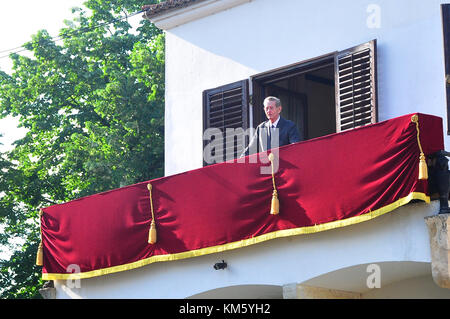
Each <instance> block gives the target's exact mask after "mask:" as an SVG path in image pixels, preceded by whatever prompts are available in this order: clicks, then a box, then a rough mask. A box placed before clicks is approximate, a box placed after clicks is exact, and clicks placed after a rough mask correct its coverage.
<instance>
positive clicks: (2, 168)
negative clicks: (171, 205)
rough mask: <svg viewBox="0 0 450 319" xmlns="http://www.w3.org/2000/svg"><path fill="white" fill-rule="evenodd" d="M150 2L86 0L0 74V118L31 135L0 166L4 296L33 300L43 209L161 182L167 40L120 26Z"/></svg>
mask: <svg viewBox="0 0 450 319" xmlns="http://www.w3.org/2000/svg"><path fill="white" fill-rule="evenodd" d="M152 2H158V1H146V2H145V3H142V1H137V0H88V1H86V2H85V6H86V8H77V9H73V10H72V12H73V14H74V19H73V20H71V21H66V27H65V28H63V29H61V30H60V38H61V39H62V40H60V41H54V40H55V39H53V38H52V37H51V36H50V35H49V34H48V33H47V31H45V30H40V31H38V32H37V33H36V34H35V35H33V36H32V40H31V41H29V42H28V43H26V44H25V47H26V48H27V49H28V50H29V51H31V52H32V53H33V56H32V57H27V56H22V55H18V54H12V55H11V59H12V60H13V72H12V74H11V75H8V74H6V73H4V72H1V71H0V80H1V82H0V116H1V117H6V116H8V115H12V116H16V117H18V118H19V121H20V126H22V127H24V128H26V129H27V130H28V131H27V133H26V136H25V137H24V138H22V139H20V140H18V141H16V142H15V145H14V148H13V149H12V150H11V151H8V152H6V153H4V154H1V157H0V223H1V224H2V225H3V232H2V233H1V234H0V244H1V245H3V247H8V248H9V249H13V250H14V253H13V255H12V257H11V258H10V259H9V260H0V263H1V264H2V268H1V272H0V297H3V298H36V297H39V294H38V289H39V286H40V285H41V284H42V282H41V281H40V279H39V277H40V276H39V272H40V268H39V267H36V266H34V261H35V259H34V258H35V252H36V250H37V245H38V242H39V227H38V209H39V208H42V207H46V206H49V205H53V204H56V203H62V202H67V201H70V200H73V199H75V198H79V197H82V196H87V195H91V194H94V193H98V192H102V191H106V190H109V189H114V188H118V187H121V186H125V185H130V184H133V183H137V182H141V181H145V180H149V179H153V178H156V177H160V176H162V175H163V154H164V151H163V150H164V135H163V134H164V126H163V124H164V118H163V116H164V107H163V106H164V35H163V33H162V32H161V31H160V30H158V29H157V28H155V27H154V26H153V25H152V24H151V23H150V22H148V21H146V20H144V19H141V22H140V26H139V27H138V28H137V29H134V30H132V28H131V25H130V23H129V21H128V19H127V18H125V19H122V18H121V17H126V16H129V15H130V14H131V13H134V12H137V11H139V10H140V9H141V6H142V5H143V4H150V3H152ZM141 15H142V14H141ZM13 238H15V239H16V240H12V239H13ZM5 245H6V246H5Z"/></svg>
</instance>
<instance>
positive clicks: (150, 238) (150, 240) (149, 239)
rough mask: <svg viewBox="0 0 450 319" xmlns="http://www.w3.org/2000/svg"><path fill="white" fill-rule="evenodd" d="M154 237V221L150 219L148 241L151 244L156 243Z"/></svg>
mask: <svg viewBox="0 0 450 319" xmlns="http://www.w3.org/2000/svg"><path fill="white" fill-rule="evenodd" d="M156 238H157V237H156V226H155V222H154V221H153V220H152V224H151V225H150V231H149V232H148V243H149V244H152V245H153V244H154V243H156Z"/></svg>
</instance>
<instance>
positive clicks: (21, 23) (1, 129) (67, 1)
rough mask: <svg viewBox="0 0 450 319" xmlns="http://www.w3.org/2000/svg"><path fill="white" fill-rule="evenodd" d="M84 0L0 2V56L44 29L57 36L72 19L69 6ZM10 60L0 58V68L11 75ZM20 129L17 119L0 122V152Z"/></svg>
mask: <svg viewBox="0 0 450 319" xmlns="http://www.w3.org/2000/svg"><path fill="white" fill-rule="evenodd" d="M85 1H86V0H21V1H17V0H16V1H12V0H1V1H0V52H1V53H0V56H4V55H7V54H8V53H9V52H3V51H6V50H9V49H13V48H17V47H19V46H21V45H23V44H24V43H25V42H27V41H29V40H31V35H33V34H36V33H37V31H38V30H41V29H46V30H47V31H48V32H49V34H50V35H51V36H57V35H58V31H59V30H60V29H61V28H62V27H64V26H65V25H64V20H65V19H67V20H71V19H72V17H73V16H72V12H71V8H72V7H83V2H85ZM11 67H12V64H11V60H10V59H9V58H0V69H1V70H2V71H4V72H6V73H11ZM24 132H25V131H24V129H18V128H17V120H15V119H13V118H6V119H3V120H0V134H2V135H3V137H0V143H2V144H4V145H0V151H5V150H7V149H9V148H10V143H11V142H13V141H15V140H17V139H18V138H20V137H22V136H23V135H24Z"/></svg>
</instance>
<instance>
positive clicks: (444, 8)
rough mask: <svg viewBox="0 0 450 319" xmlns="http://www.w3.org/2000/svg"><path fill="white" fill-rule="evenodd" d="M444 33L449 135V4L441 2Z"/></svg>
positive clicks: (448, 132)
mask: <svg viewBox="0 0 450 319" xmlns="http://www.w3.org/2000/svg"><path fill="white" fill-rule="evenodd" d="M441 11H442V31H443V35H444V59H445V86H446V92H447V134H448V135H450V4H441Z"/></svg>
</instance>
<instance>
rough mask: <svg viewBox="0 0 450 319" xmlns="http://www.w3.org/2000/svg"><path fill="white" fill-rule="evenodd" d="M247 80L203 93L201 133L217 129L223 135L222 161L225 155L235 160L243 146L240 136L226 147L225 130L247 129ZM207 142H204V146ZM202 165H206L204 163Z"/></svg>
mask: <svg viewBox="0 0 450 319" xmlns="http://www.w3.org/2000/svg"><path fill="white" fill-rule="evenodd" d="M248 101H249V96H248V80H242V81H238V82H234V83H231V84H227V85H224V86H220V87H217V88H214V89H209V90H205V91H204V92H203V132H204V131H205V130H206V129H208V128H218V129H220V130H221V132H222V134H223V141H222V143H223V160H227V158H226V157H225V156H226V154H231V152H232V154H233V158H237V157H238V156H239V155H240V153H241V152H242V150H243V148H244V145H243V141H242V135H239V136H238V137H237V138H235V139H234V140H233V143H230V145H227V140H226V129H227V128H232V129H237V128H242V129H243V131H246V130H247V129H248V126H249V125H248V120H249V115H248V112H249V107H248ZM207 142H208V141H204V145H203V146H205V145H206V144H207ZM204 165H207V163H205V162H204Z"/></svg>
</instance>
